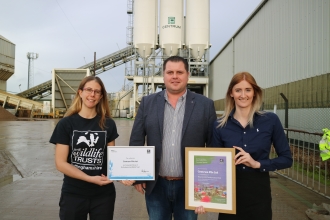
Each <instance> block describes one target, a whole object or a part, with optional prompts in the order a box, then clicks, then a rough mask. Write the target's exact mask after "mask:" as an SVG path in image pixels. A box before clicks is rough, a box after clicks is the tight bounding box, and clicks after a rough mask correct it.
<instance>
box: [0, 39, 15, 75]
mask: <svg viewBox="0 0 330 220" xmlns="http://www.w3.org/2000/svg"><path fill="white" fill-rule="evenodd" d="M14 71H15V44H13V43H12V42H10V41H9V40H7V39H6V38H4V37H3V36H1V35H0V80H5V81H6V80H7V79H9V78H10V77H11V76H12V75H13V74H14Z"/></svg>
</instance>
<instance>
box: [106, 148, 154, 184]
mask: <svg viewBox="0 0 330 220" xmlns="http://www.w3.org/2000/svg"><path fill="white" fill-rule="evenodd" d="M107 162H108V163H107V164H108V169H107V170H108V178H109V179H111V180H155V147H154V146H134V147H129V146H108V161H107Z"/></svg>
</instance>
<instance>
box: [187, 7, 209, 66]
mask: <svg viewBox="0 0 330 220" xmlns="http://www.w3.org/2000/svg"><path fill="white" fill-rule="evenodd" d="M185 43H186V45H187V47H188V48H189V49H190V56H191V57H192V58H195V59H198V60H200V59H201V58H202V56H203V55H204V53H205V51H206V50H207V49H208V48H209V45H210V0H189V1H186V42H185Z"/></svg>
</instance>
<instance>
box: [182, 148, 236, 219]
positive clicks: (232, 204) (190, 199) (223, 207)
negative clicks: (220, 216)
mask: <svg viewBox="0 0 330 220" xmlns="http://www.w3.org/2000/svg"><path fill="white" fill-rule="evenodd" d="M194 156H223V157H226V187H227V188H226V193H227V195H226V198H227V203H226V204H219V203H212V202H200V201H195V200H194V183H195V181H194V179H195V176H194V175H195V170H194V169H195V164H194ZM234 157H235V149H234V148H205V147H200V148H197V147H186V148H185V159H186V162H185V179H186V182H185V186H186V189H185V197H186V198H185V208H186V209H190V210H195V208H196V207H198V206H203V207H204V209H205V210H206V211H209V212H220V213H229V214H236V167H235V162H234Z"/></svg>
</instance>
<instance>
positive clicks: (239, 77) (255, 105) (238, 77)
mask: <svg viewBox="0 0 330 220" xmlns="http://www.w3.org/2000/svg"><path fill="white" fill-rule="evenodd" d="M243 80H245V81H247V82H248V83H250V84H251V86H252V88H253V91H254V97H253V101H252V107H251V110H250V113H249V119H248V123H249V124H250V126H251V127H253V115H254V113H258V114H262V112H261V111H260V107H261V105H262V89H261V88H260V87H259V86H258V85H257V82H256V80H255V79H254V77H253V76H252V75H251V74H250V73H248V72H240V73H236V74H235V75H234V76H233V78H232V79H231V81H230V83H229V86H228V90H227V94H226V99H225V100H226V101H225V111H224V114H223V116H222V117H221V118H220V119H219V126H218V127H223V126H224V125H225V124H226V123H227V120H228V117H229V115H230V113H231V111H232V110H233V109H234V108H235V101H234V99H233V98H232V97H231V96H230V95H231V93H232V90H233V88H234V86H235V85H236V84H238V83H240V82H241V81H243Z"/></svg>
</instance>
